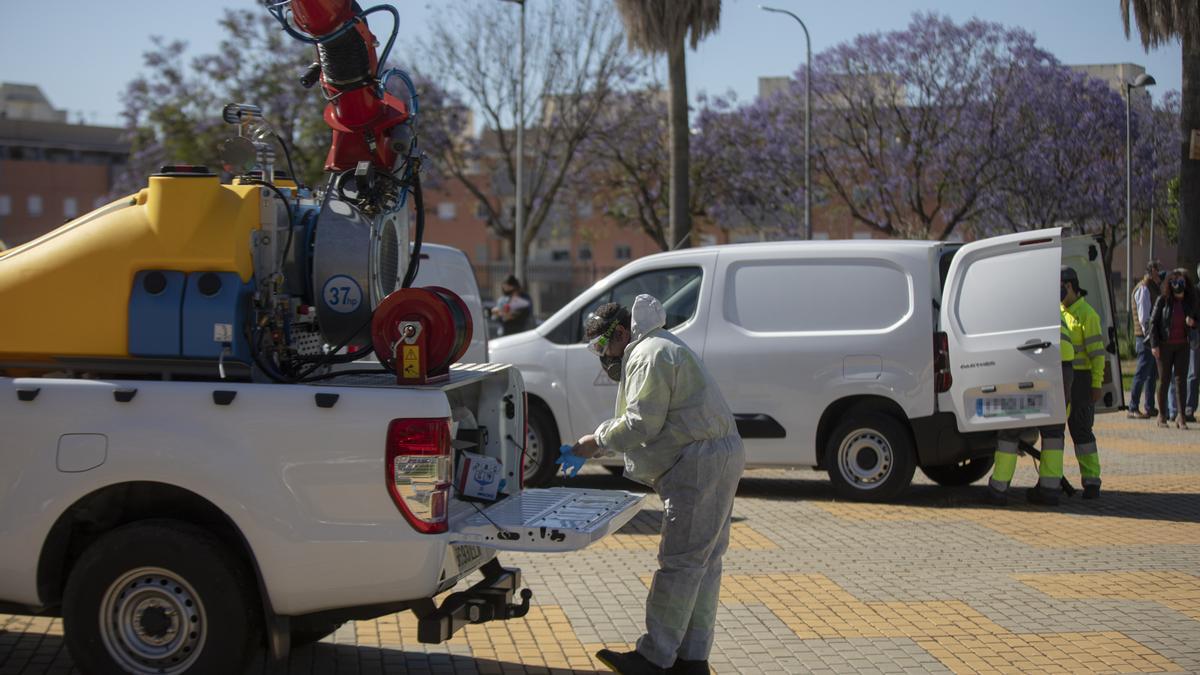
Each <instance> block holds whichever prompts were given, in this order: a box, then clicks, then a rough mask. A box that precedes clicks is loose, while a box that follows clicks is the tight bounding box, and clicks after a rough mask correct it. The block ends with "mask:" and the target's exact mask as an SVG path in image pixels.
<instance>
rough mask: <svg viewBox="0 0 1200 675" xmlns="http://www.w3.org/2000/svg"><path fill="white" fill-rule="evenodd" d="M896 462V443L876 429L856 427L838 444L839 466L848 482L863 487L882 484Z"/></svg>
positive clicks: (868, 487) (870, 487)
mask: <svg viewBox="0 0 1200 675" xmlns="http://www.w3.org/2000/svg"><path fill="white" fill-rule="evenodd" d="M894 465H895V460H894V455H893V453H892V444H891V443H889V442H888V440H887V437H885V436H884V435H883V434H881V433H879V432H878V431H876V430H874V429H865V428H864V429H855V430H854V431H852V432H850V433H848V434H846V437H845V438H844V439H842V443H841V445H840V446H838V470H839V471H840V472H841V474H842V478H844V479H845V480H846V482H847V483H849V484H850V485H852V486H854V487H856V488H858V489H860V490H873V489H875V488H877V487H879V485H880V484H881V483H883V482H884V481H885V480H887V478H888V476H890V475H891V473H892V467H893V466H894Z"/></svg>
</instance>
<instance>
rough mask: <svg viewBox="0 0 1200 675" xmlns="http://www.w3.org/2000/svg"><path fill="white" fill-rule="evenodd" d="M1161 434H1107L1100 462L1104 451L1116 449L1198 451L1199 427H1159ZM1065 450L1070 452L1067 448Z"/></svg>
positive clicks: (1152, 452) (1166, 451)
mask: <svg viewBox="0 0 1200 675" xmlns="http://www.w3.org/2000/svg"><path fill="white" fill-rule="evenodd" d="M1158 431H1160V432H1161V433H1162V434H1163V435H1162V437H1161V438H1157V439H1155V440H1145V439H1141V438H1122V437H1120V436H1113V435H1111V434H1110V435H1108V436H1105V437H1104V439H1103V440H1102V441H1101V442H1100V463H1101V466H1103V464H1104V451H1105V450H1117V451H1120V452H1129V453H1133V454H1164V455H1173V454H1180V453H1188V454H1192V453H1195V452H1198V451H1200V427H1198V428H1196V429H1188V430H1187V431H1179V430H1176V429H1159V430H1158ZM1067 452H1071V449H1070V448H1067Z"/></svg>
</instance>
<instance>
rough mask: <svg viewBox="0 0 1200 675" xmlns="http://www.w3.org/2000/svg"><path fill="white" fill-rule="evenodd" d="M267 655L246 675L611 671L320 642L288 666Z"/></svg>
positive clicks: (297, 652)
mask: <svg viewBox="0 0 1200 675" xmlns="http://www.w3.org/2000/svg"><path fill="white" fill-rule="evenodd" d="M265 661H266V656H265V654H263V655H260V656H259V658H258V660H257V664H256V665H253V666H251V667H250V668H249V669H247V670H246V675H291V674H292V673H305V674H306V675H307V674H309V673H311V674H312V675H325V674H326V673H329V674H330V675H342V674H343V673H353V674H354V675H370V674H372V673H388V674H391V673H454V674H455V675H459V674H470V673H479V674H480V675H485V674H487V673H496V674H497V675H499V674H501V673H504V674H508V673H529V674H530V675H533V674H540V673H545V674H546V675H549V673H551V672H554V673H578V674H580V675H598V674H599V673H603V672H607V671H598V670H569V669H566V668H549V667H546V666H526V665H523V664H521V663H514V662H511V661H494V660H491V659H475V658H471V657H470V656H465V655H462V654H445V653H439V652H435V653H425V652H421V651H405V650H403V649H389V648H386V647H355V646H353V645H335V644H330V643H328V642H318V643H316V644H312V645H306V646H304V647H299V648H297V649H293V650H292V653H291V654H290V655H289V657H288V662H287V664H278V665H275V666H267V665H266V664H265Z"/></svg>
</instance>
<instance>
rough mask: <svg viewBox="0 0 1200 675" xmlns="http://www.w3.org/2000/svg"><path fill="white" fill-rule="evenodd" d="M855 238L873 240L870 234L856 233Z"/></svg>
mask: <svg viewBox="0 0 1200 675" xmlns="http://www.w3.org/2000/svg"><path fill="white" fill-rule="evenodd" d="M854 238H855V239H872V238H873V237H872V236H871V233H870V232H855V233H854Z"/></svg>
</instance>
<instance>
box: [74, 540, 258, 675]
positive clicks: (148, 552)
mask: <svg viewBox="0 0 1200 675" xmlns="http://www.w3.org/2000/svg"><path fill="white" fill-rule="evenodd" d="M258 604H259V600H258V594H257V592H256V591H255V586H254V582H253V579H252V577H251V575H250V572H249V571H248V570H247V569H246V568H245V565H244V564H243V563H242V561H241V560H239V559H238V558H237V557H235V556H234V555H233V554H232V553H230V552H229V550H228V549H227V548H226V547H225V545H224V544H222V543H221V541H220V540H218V539H217V538H216V537H214V536H212V535H211V534H209V533H208V532H206V531H204V530H202V529H200V528H197V527H194V526H192V525H190V524H188V523H183V522H179V521H170V520H153V521H140V522H137V523H132V524H129V525H125V526H123V527H120V528H117V529H115V530H113V531H111V532H108V533H106V534H104V535H103V536H101V537H100V538H99V539H97V540H96V541H95V542H93V543H92V544H91V545H90V546H88V548H87V549H86V550H85V551H84V552H83V555H82V556H80V558H79V561H78V562H77V563H76V564H75V566H74V568H73V569H72V570H71V574H70V577H69V578H68V579H67V585H66V589H65V590H64V592H63V627H64V630H65V633H66V636H65V637H66V643H67V648H68V649H70V651H71V657H72V658H73V659H74V660H75V662H76V663H79V664H85V665H86V666H87V668H88V671H89V672H94V673H112V674H114V675H115V674H117V673H139V674H141V673H146V674H150V673H157V674H165V675H175V674H177V673H185V672H193V673H233V672H241V671H242V669H243V668H244V666H245V661H246V658H247V657H248V656H249V654H250V651H251V648H252V647H253V646H254V645H255V644H256V642H255V638H256V636H257V634H258V629H259V626H260V621H259V619H258Z"/></svg>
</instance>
